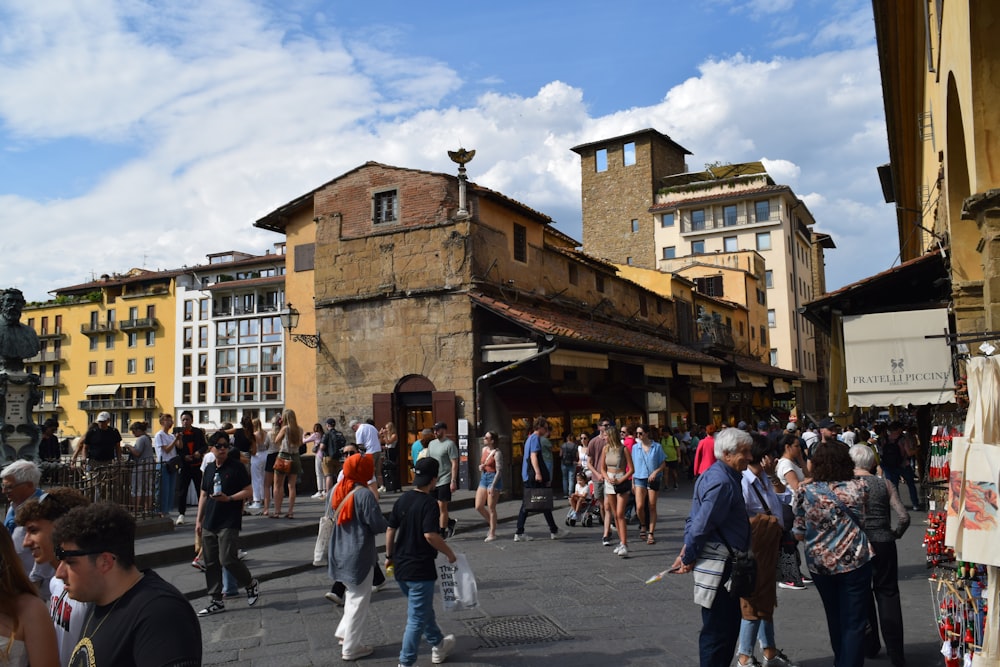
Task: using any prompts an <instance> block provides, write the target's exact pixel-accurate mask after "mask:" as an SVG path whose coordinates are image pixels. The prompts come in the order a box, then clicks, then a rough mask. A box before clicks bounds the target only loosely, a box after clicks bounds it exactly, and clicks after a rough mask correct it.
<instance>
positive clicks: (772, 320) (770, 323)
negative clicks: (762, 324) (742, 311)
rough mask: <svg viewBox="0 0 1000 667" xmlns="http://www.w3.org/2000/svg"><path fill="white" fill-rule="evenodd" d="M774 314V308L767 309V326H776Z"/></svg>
mask: <svg viewBox="0 0 1000 667" xmlns="http://www.w3.org/2000/svg"><path fill="white" fill-rule="evenodd" d="M776 317H777V316H776V315H775V313H774V308H768V309H767V326H768V327H769V328H771V329H773V328H774V327H776V326H778V323H777V319H776Z"/></svg>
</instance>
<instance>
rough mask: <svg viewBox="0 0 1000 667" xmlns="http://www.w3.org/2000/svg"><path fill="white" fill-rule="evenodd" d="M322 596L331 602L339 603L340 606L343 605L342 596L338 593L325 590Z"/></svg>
mask: <svg viewBox="0 0 1000 667" xmlns="http://www.w3.org/2000/svg"><path fill="white" fill-rule="evenodd" d="M323 597H325V598H326V599H327V600H329V601H330V602H332V603H333V604H336V605H340V606H341V607H343V606H344V598H342V597H340V596H339V595H337V594H336V593H334V592H333V591H327V592H326V593H324V594H323Z"/></svg>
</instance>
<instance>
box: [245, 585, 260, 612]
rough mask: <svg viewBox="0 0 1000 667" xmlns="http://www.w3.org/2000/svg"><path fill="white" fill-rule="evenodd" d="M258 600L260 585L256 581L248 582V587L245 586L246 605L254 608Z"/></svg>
mask: <svg viewBox="0 0 1000 667" xmlns="http://www.w3.org/2000/svg"><path fill="white" fill-rule="evenodd" d="M259 598H260V584H259V583H257V580H256V579H251V580H250V585H249V586H247V605H249V606H251V607H252V606H254V605H255V604H257V600H258V599H259Z"/></svg>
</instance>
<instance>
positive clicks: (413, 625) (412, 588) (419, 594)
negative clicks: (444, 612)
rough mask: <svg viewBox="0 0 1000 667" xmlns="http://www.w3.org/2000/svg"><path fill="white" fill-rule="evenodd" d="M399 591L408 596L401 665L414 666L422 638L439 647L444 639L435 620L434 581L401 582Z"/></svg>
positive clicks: (400, 653)
mask: <svg viewBox="0 0 1000 667" xmlns="http://www.w3.org/2000/svg"><path fill="white" fill-rule="evenodd" d="M396 583H397V584H399V590H401V591H403V595H405V596H406V600H407V602H406V630H405V631H404V632H403V646H402V648H400V650H399V664H401V665H414V664H416V662H417V652H418V651H419V650H420V638H421V637H423V638H424V639H426V640H427V643H428V644H430V645H431V646H437V645H438V644H440V643H441V640H442V639H444V634H442V632H441V628H439V627H438V624H437V621H436V620H435V619H434V580H433V579H431V580H428V581H400V580H399V579H397V580H396Z"/></svg>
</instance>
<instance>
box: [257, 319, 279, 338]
mask: <svg viewBox="0 0 1000 667" xmlns="http://www.w3.org/2000/svg"><path fill="white" fill-rule="evenodd" d="M260 328H261V332H260V342H262V343H280V342H281V338H282V333H281V318H279V317H262V318H260Z"/></svg>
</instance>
